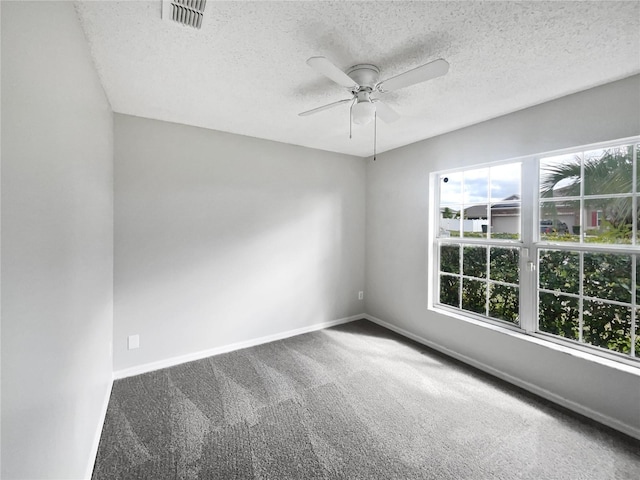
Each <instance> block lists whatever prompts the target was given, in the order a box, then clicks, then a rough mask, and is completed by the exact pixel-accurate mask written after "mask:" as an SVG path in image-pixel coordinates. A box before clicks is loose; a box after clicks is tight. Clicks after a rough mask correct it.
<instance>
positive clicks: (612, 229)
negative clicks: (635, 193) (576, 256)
mask: <svg viewBox="0 0 640 480" xmlns="http://www.w3.org/2000/svg"><path fill="white" fill-rule="evenodd" d="M632 208H633V204H632V201H631V197H622V198H602V199H598V200H596V199H586V200H585V201H584V220H585V225H584V227H585V228H584V230H585V237H584V241H585V242H588V243H631V235H632V232H633V230H632V228H633V226H632V222H633V220H632V219H633V215H632Z"/></svg>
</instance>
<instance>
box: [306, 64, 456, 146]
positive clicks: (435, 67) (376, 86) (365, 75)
mask: <svg viewBox="0 0 640 480" xmlns="http://www.w3.org/2000/svg"><path fill="white" fill-rule="evenodd" d="M307 65H309V66H310V67H311V68H313V69H314V70H315V71H317V72H318V73H320V74H322V75H324V76H325V77H327V78H329V79H330V80H333V81H334V82H335V83H337V84H338V85H341V86H343V87H345V88H347V89H348V90H349V93H350V94H351V98H348V99H344V100H339V101H337V102H333V103H330V104H328V105H323V106H322V107H317V108H314V109H312V110H307V111H306V112H302V113H299V114H298V115H300V116H303V117H304V116H307V115H311V114H314V113H318V112H322V111H324V110H328V109H330V108H333V107H336V106H338V105H341V104H343V103H348V102H351V115H350V118H351V121H352V122H353V123H355V124H356V125H366V124H368V123H369V122H370V121H371V120H374V119H375V118H377V117H380V119H381V120H383V121H384V122H387V123H391V122H395V121H396V120H398V119H399V118H400V115H398V113H397V112H396V111H395V110H393V109H392V108H391V107H389V105H387V104H386V103H384V102H383V101H382V100H381V99H379V98H378V97H374V98H372V95H375V94H380V95H382V94H385V93H387V92H391V91H394V90H398V89H400V88H404V87H409V86H411V85H415V84H416V83H421V82H425V81H427V80H431V79H432V78H436V77H440V76H442V75H445V74H446V73H447V72H448V71H449V63H447V61H446V60H443V59H441V58H440V59H438V60H434V61H433V62H429V63H426V64H424V65H421V66H419V67H416V68H413V69H411V70H408V71H406V72H404V73H401V74H399V75H396V76H395V77H391V78H388V79H386V80H383V81H381V82H378V77H379V75H380V69H379V68H378V67H377V66H375V65H371V64H368V63H364V64H358V65H354V66H352V67H350V68H349V69H347V71H346V72H343V71H342V70H340V69H339V68H338V67H336V66H335V65H334V64H333V63H332V62H331V61H330V60H329V59H327V58H325V57H311V58H309V59H308V60H307ZM349 138H351V135H350V136H349ZM374 144H375V136H374ZM374 157H375V154H374Z"/></svg>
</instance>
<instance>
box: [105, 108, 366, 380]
mask: <svg viewBox="0 0 640 480" xmlns="http://www.w3.org/2000/svg"><path fill="white" fill-rule="evenodd" d="M115 139H116V143H115V259H116V260H115V270H114V275H115V277H114V281H115V284H114V285H115V290H114V368H115V370H116V372H117V371H119V370H122V369H125V368H131V367H135V366H140V365H144V364H146V363H150V362H155V361H161V360H166V359H170V358H172V357H178V356H182V355H185V354H190V353H193V352H198V351H203V350H208V349H211V348H215V347H220V346H224V345H229V344H232V343H235V342H241V341H247V340H252V339H256V338H259V337H263V336H267V335H273V334H278V333H282V332H286V331H289V330H292V329H298V328H304V327H308V326H311V325H314V324H318V323H321V322H326V321H331V320H336V319H340V318H344V317H348V316H351V315H355V314H359V313H362V312H363V311H364V302H363V301H359V300H358V291H359V290H363V286H364V221H365V203H364V202H365V160H363V159H361V158H357V157H350V156H347V155H338V154H334V153H328V152H322V151H318V150H311V149H307V148H302V147H297V146H292V145H286V144H282V143H276V142H270V141H265V140H260V139H256V138H251V137H244V136H240V135H233V134H228V133H222V132H216V131H212V130H205V129H200V128H195V127H190V126H185V125H179V124H173V123H166V122H160V121H155V120H148V119H143V118H138V117H132V116H127V115H119V114H116V115H115ZM132 334H139V335H140V348H139V349H137V350H127V337H128V336H129V335H132Z"/></svg>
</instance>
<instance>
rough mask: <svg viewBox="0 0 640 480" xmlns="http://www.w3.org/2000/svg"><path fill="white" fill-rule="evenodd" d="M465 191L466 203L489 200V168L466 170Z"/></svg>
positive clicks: (471, 203) (464, 200) (472, 203)
mask: <svg viewBox="0 0 640 480" xmlns="http://www.w3.org/2000/svg"><path fill="white" fill-rule="evenodd" d="M463 192H464V199H463V203H464V204H465V205H475V204H477V203H487V202H488V201H489V169H488V168H479V169H477V170H467V171H465V172H464V189H463Z"/></svg>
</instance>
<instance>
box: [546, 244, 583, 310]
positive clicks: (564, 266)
mask: <svg viewBox="0 0 640 480" xmlns="http://www.w3.org/2000/svg"><path fill="white" fill-rule="evenodd" d="M539 270H540V275H539V281H540V288H544V289H546V290H557V291H560V292H566V293H575V294H578V293H579V292H580V254H578V253H577V252H566V251H562V250H540V267H539ZM540 295H542V294H540ZM545 298H546V297H545Z"/></svg>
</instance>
